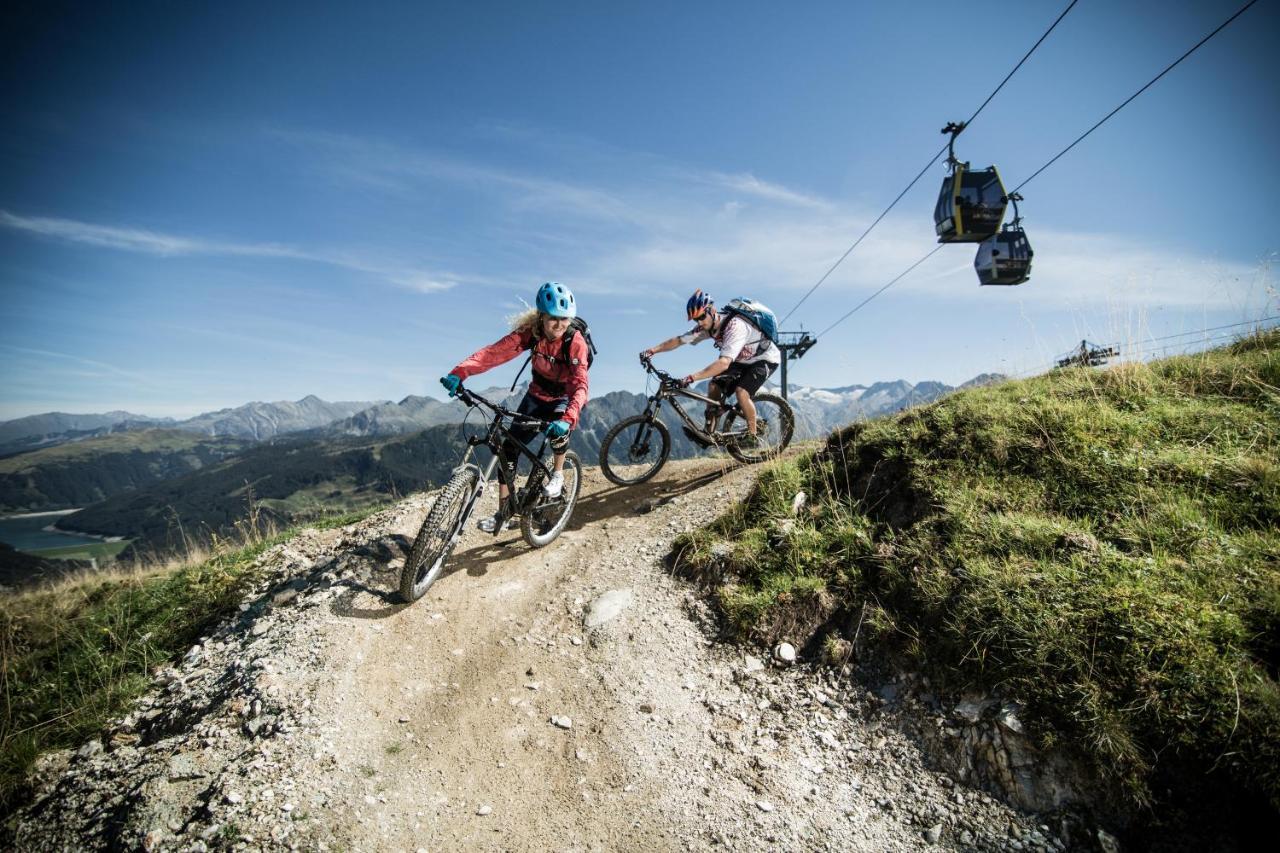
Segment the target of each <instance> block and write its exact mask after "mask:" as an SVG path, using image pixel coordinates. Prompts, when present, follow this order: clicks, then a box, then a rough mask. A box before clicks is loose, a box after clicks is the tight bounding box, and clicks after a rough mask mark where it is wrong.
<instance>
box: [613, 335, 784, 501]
mask: <svg viewBox="0 0 1280 853" xmlns="http://www.w3.org/2000/svg"><path fill="white" fill-rule="evenodd" d="M640 363H641V364H643V365H644V369H645V370H647V371H648V372H649V373H650V374H652V375H653V376H656V377H657V378H658V393H656V394H654V395H653V396H652V397H650V398H649V404H648V405H647V406H646V407H645V410H644V413H643V414H639V415H634V416H632V417H629V418H627V419H626V420H624V421H622V422H621V423H619V424H618V425H616V426H615V427H614V428H613V429H611V430H609V432H608V434H607V435H605V437H604V441H603V442H602V443H601V445H600V469H601V470H602V471H603V472H604V475H605V476H606V477H608V478H609V480H610V482H613V483H617V484H618V485H619V486H634V485H636V484H637V483H643V482H644V481H645V480H648V479H649V478H650V477H652V476H653V475H654V474H657V473H658V471H660V470H661V469H662V466H663V465H664V464H666V461H667V457H668V456H669V455H670V454H671V433H670V431H668V429H667V425H666V424H664V423H663V422H662V421H661V420H659V418H658V410H659V409H660V408H661V407H662V404H663V403H664V402H666V403H670V405H671V408H672V409H674V410H675V413H676V416H677V417H679V418H680V420H681V421H683V422H684V427H683V429H684V434H685V435H687V436H688V437H689V438H690V439H691V440H692V441H693V442H694V443H695V444H698V445H701V446H702V447H712V446H718V447H723V448H724V449H725V450H727V451H729V454H730V455H731V456H733V458H734V459H737V460H738V461H739V462H747V463H752V462H763V461H764V460H766V459H771V458H772V457H774V456H777V455H778V454H779V453H781V452H782V451H783V450H785V449H786V447H787V445H788V444H790V443H791V436H792V434H793V433H794V432H795V428H796V417H795V413H794V412H792V411H791V406H790V404H788V403H787V401H786V400H784V399H782V398H781V397H779V396H777V395H776V394H768V393H761V394H756V396H755V398H754V399H755V404H756V435H755V440H754V441H752V440H751V437H750V436H748V435H747V421H746V417H745V416H744V415H743V414H742V409H741V408H739V406H738V401H737V395H736V394H733V393H729V394H726V395H725V399H724V400H721V401H716V400H713V399H711V398H710V397H705V396H703V395H702V394H698V393H696V392H694V391H690V390H689V389H688V388H686V387H685V386H684V383H683V382H681V381H680V380H679V379H676V378H675V377H674V376H672V375H671V374H669V373H666V372H664V371H662V370H659V369H658V368H656V367H654V366H653V362H651V361H650V360H649V359H647V358H641V359H640ZM680 397H685V398H687V399H689V400H696V401H698V402H700V403H703V404H705V405H707V406H712V407H715V409H714V414H715V419H714V420H713V421H712V427H711V431H710V432H707V431H706V430H705V426H706V425H705V423H703V422H701V419H699V420H695V419H694V418H693V417H691V416H690V415H689V414H688V413H687V412H685V410H684V409H683V408H682V407H681V406H680V402H679V399H678V398H680Z"/></svg>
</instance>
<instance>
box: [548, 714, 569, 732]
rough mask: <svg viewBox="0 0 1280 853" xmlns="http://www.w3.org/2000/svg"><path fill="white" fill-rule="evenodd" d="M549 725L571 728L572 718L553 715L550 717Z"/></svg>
mask: <svg viewBox="0 0 1280 853" xmlns="http://www.w3.org/2000/svg"><path fill="white" fill-rule="evenodd" d="M551 725H553V726H555V727H556V728H560V729H571V728H573V720H572V719H571V718H569V717H559V716H553V717H552V718H551Z"/></svg>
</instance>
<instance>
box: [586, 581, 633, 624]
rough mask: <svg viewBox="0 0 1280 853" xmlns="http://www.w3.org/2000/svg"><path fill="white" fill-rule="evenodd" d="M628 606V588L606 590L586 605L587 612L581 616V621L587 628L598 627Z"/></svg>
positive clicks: (629, 592)
mask: <svg viewBox="0 0 1280 853" xmlns="http://www.w3.org/2000/svg"><path fill="white" fill-rule="evenodd" d="M630 606H631V589H630V588H625V589H611V590H609V591H608V592H605V593H601V595H600V596H599V597H598V598H596V600H595V601H593V602H591V604H590V605H589V606H588V607H587V614H586V616H585V617H584V618H583V622H584V624H585V625H586V626H587V627H588V628H598V627H600V626H601V625H603V624H604V623H606V622H608V621H610V620H611V619H614V618H616V617H617V616H618V614H619V613H621V612H622V611H623V610H626V609H627V608H628V607H630Z"/></svg>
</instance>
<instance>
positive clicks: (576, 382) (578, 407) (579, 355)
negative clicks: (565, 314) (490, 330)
mask: <svg viewBox="0 0 1280 853" xmlns="http://www.w3.org/2000/svg"><path fill="white" fill-rule="evenodd" d="M566 334H568V333H567V332H566ZM532 339H533V332H531V331H529V330H528V329H517V330H516V331H514V332H512V333H511V334H509V335H505V336H503V337H501V338H499V339H498V340H496V341H494V342H493V343H491V344H489V346H487V347H485V348H484V349H481V350H477V351H476V352H474V353H472V354H471V355H470V356H468V357H467V358H466V360H464V361H463V362H462V363H461V364H459V365H458V366H457V367H455V368H454V369H453V370H451V371H449V372H450V373H452V374H453V375H455V376H457V377H458V378H460V379H466V378H468V377H470V376H475V375H476V374H477V373H484V372H485V371H486V370H489V369H490V368H493V367H497V366H498V365H499V364H506V363H507V362H508V361H511V359H513V358H515V357H517V356H519V355H522V354H523V353H524V352H526V351H527V350H528V349H529V342H530V341H531V340H532ZM563 356H564V339H563V338H561V339H560V340H556V341H551V340H547V339H546V338H543V339H541V340H540V341H538V343H537V345H536V346H535V347H534V349H533V361H532V367H533V382H532V383H530V385H529V395H530V396H532V397H533V398H535V399H537V400H543V401H546V402H551V401H552V400H558V399H560V398H561V397H568V398H569V408H567V409H566V410H565V413H564V419H565V420H566V421H568V422H569V426H571V427H574V426H577V425H578V414H579V412H581V411H582V407H583V406H585V405H586V404H587V342H586V340H584V339H583V336H582V335H581V334H576V333H575V334H574V336H573V340H571V341H570V342H569V358H570V359H571V360H572V363H571V364H565V363H564V357H563ZM539 380H545V381H546V382H548V383H550V384H551V386H552V387H551V388H547V387H546V386H545V385H544V384H543V383H542V382H540V381H539ZM557 384H562V385H563V386H564V393H562V394H556V393H553V390H554V388H555V386H556V385H557Z"/></svg>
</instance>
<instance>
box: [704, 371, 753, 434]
mask: <svg viewBox="0 0 1280 853" xmlns="http://www.w3.org/2000/svg"><path fill="white" fill-rule="evenodd" d="M745 367H746V365H744V364H743V363H742V362H740V361H735V362H733V363H732V364H730V365H729V367H728V368H727V369H726V370H725V371H724V373H721V374H720V375H719V376H717V377H715V378H714V379H712V380H711V384H710V385H709V386H708V388H707V396H708V397H710V398H711V399H713V400H716V401H718V402H717V404H716V405H715V406H707V432H709V433H710V432H714V431H715V428H716V419H717V418H718V417H719V416H720V412H721V405H722V403H723V401H724V400H725V399H728V398H729V395H730V394H734V393H735V392H736V391H737V390H738V385H739V383H740V382H741V381H742V371H743V369H744V368H745Z"/></svg>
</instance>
